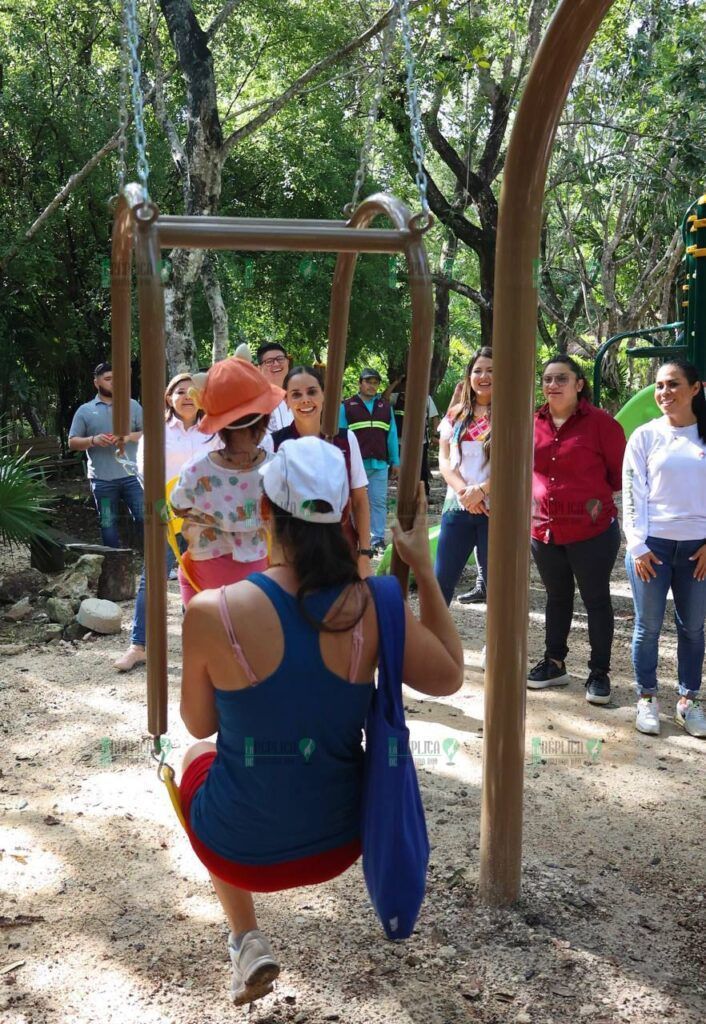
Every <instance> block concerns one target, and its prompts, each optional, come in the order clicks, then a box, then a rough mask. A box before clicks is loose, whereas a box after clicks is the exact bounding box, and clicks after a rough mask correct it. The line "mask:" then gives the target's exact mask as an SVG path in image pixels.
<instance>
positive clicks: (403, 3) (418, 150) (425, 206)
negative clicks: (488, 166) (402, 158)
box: [396, 0, 429, 217]
mask: <svg viewBox="0 0 706 1024" xmlns="http://www.w3.org/2000/svg"><path fill="white" fill-rule="evenodd" d="M396 6H397V8H398V9H399V17H400V26H401V29H402V42H403V44H404V53H405V61H406V64H407V114H408V116H409V128H410V135H411V136H412V153H413V156H414V163H415V164H416V167H417V173H416V176H415V179H414V180H415V182H416V184H417V189H418V190H419V201H420V203H421V206H422V213H423V214H424V215H425V217H428V216H429V202H428V200H427V176H426V173H425V171H424V147H423V146H422V122H421V117H420V115H419V96H418V94H417V85H416V82H415V80H414V53H413V52H412V38H411V34H412V33H411V28H410V24H409V0H396Z"/></svg>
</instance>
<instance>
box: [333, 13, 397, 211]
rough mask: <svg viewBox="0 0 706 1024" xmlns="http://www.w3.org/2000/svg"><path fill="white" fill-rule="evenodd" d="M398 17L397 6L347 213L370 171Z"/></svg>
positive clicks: (386, 35) (387, 30) (386, 38)
mask: <svg viewBox="0 0 706 1024" xmlns="http://www.w3.org/2000/svg"><path fill="white" fill-rule="evenodd" d="M397 18H398V11H397V7H395V8H394V9H393V11H392V14H391V15H390V20H389V21H388V23H387V25H386V27H385V33H384V35H383V42H382V52H381V55H380V63H379V65H378V69H377V73H376V76H375V88H374V90H373V99H372V103H371V104H370V109H369V111H368V114H367V119H366V120H367V123H366V126H365V135H364V137H363V145H362V146H361V147H360V159H359V161H358V169H357V171H356V172H355V181H354V183H353V198H352V199H351V201H350V203H349V205H348V206H347V207H346V208H345V211H344V212H346V213H350V214H352V213H353V212H354V210H355V208H356V207H357V205H358V199H359V197H360V190H361V188H362V187H363V182H364V181H365V175H366V174H367V171H368V161H369V157H370V150H371V149H372V145H373V133H374V132H375V125H376V124H377V119H378V110H379V107H380V100H381V98H382V87H383V82H384V78H385V69H386V68H387V63H388V60H389V58H390V50H391V49H392V42H393V40H394V38H395V31H396V29H397Z"/></svg>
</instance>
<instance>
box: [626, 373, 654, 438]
mask: <svg viewBox="0 0 706 1024" xmlns="http://www.w3.org/2000/svg"><path fill="white" fill-rule="evenodd" d="M661 415H662V413H661V412H660V411H659V408H658V407H657V403H656V402H655V386H654V384H648V385H647V387H646V388H643V389H642V391H638V393H637V394H636V395H633V396H632V398H631V399H630V401H629V402H626V403H625V405H624V406H623V408H622V409H621V410H620V411H619V412H618V413H616V416H615V418H616V420H617V421H618V423H619V424H620V426H621V427H622V428H623V430H624V431H625V436H626V437H630V435H631V434H632V432H633V430H637V428H638V427H641V426H642V424H643V423H649V422H650V420H656V419H657V418H658V417H659V416H661Z"/></svg>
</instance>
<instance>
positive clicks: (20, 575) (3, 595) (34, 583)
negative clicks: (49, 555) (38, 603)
mask: <svg viewBox="0 0 706 1024" xmlns="http://www.w3.org/2000/svg"><path fill="white" fill-rule="evenodd" d="M45 584H46V577H45V576H44V575H43V573H41V572H39V570H38V569H21V570H20V571H19V572H15V573H13V574H12V575H11V576H3V577H2V578H0V604H14V603H15V602H16V601H19V600H20V599H21V598H23V597H27V596H28V595H30V594H37V593H39V591H40V590H41V589H42V587H43V586H44V585H45Z"/></svg>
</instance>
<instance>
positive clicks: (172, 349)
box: [164, 249, 204, 377]
mask: <svg viewBox="0 0 706 1024" xmlns="http://www.w3.org/2000/svg"><path fill="white" fill-rule="evenodd" d="M203 258H204V254H203V251H198V250H188V249H173V250H172V254H171V260H172V267H173V270H172V280H171V281H170V282H169V284H168V285H166V286H165V289H164V314H165V326H166V337H167V373H168V375H169V376H170V377H171V376H173V375H174V374H176V373H184V372H189V371H192V370H193V369H194V368H195V366H196V339H195V338H194V325H193V320H192V316H191V306H192V300H193V295H194V284H195V282H196V280H197V279H198V276H199V273H200V271H201V265H202V263H203Z"/></svg>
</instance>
